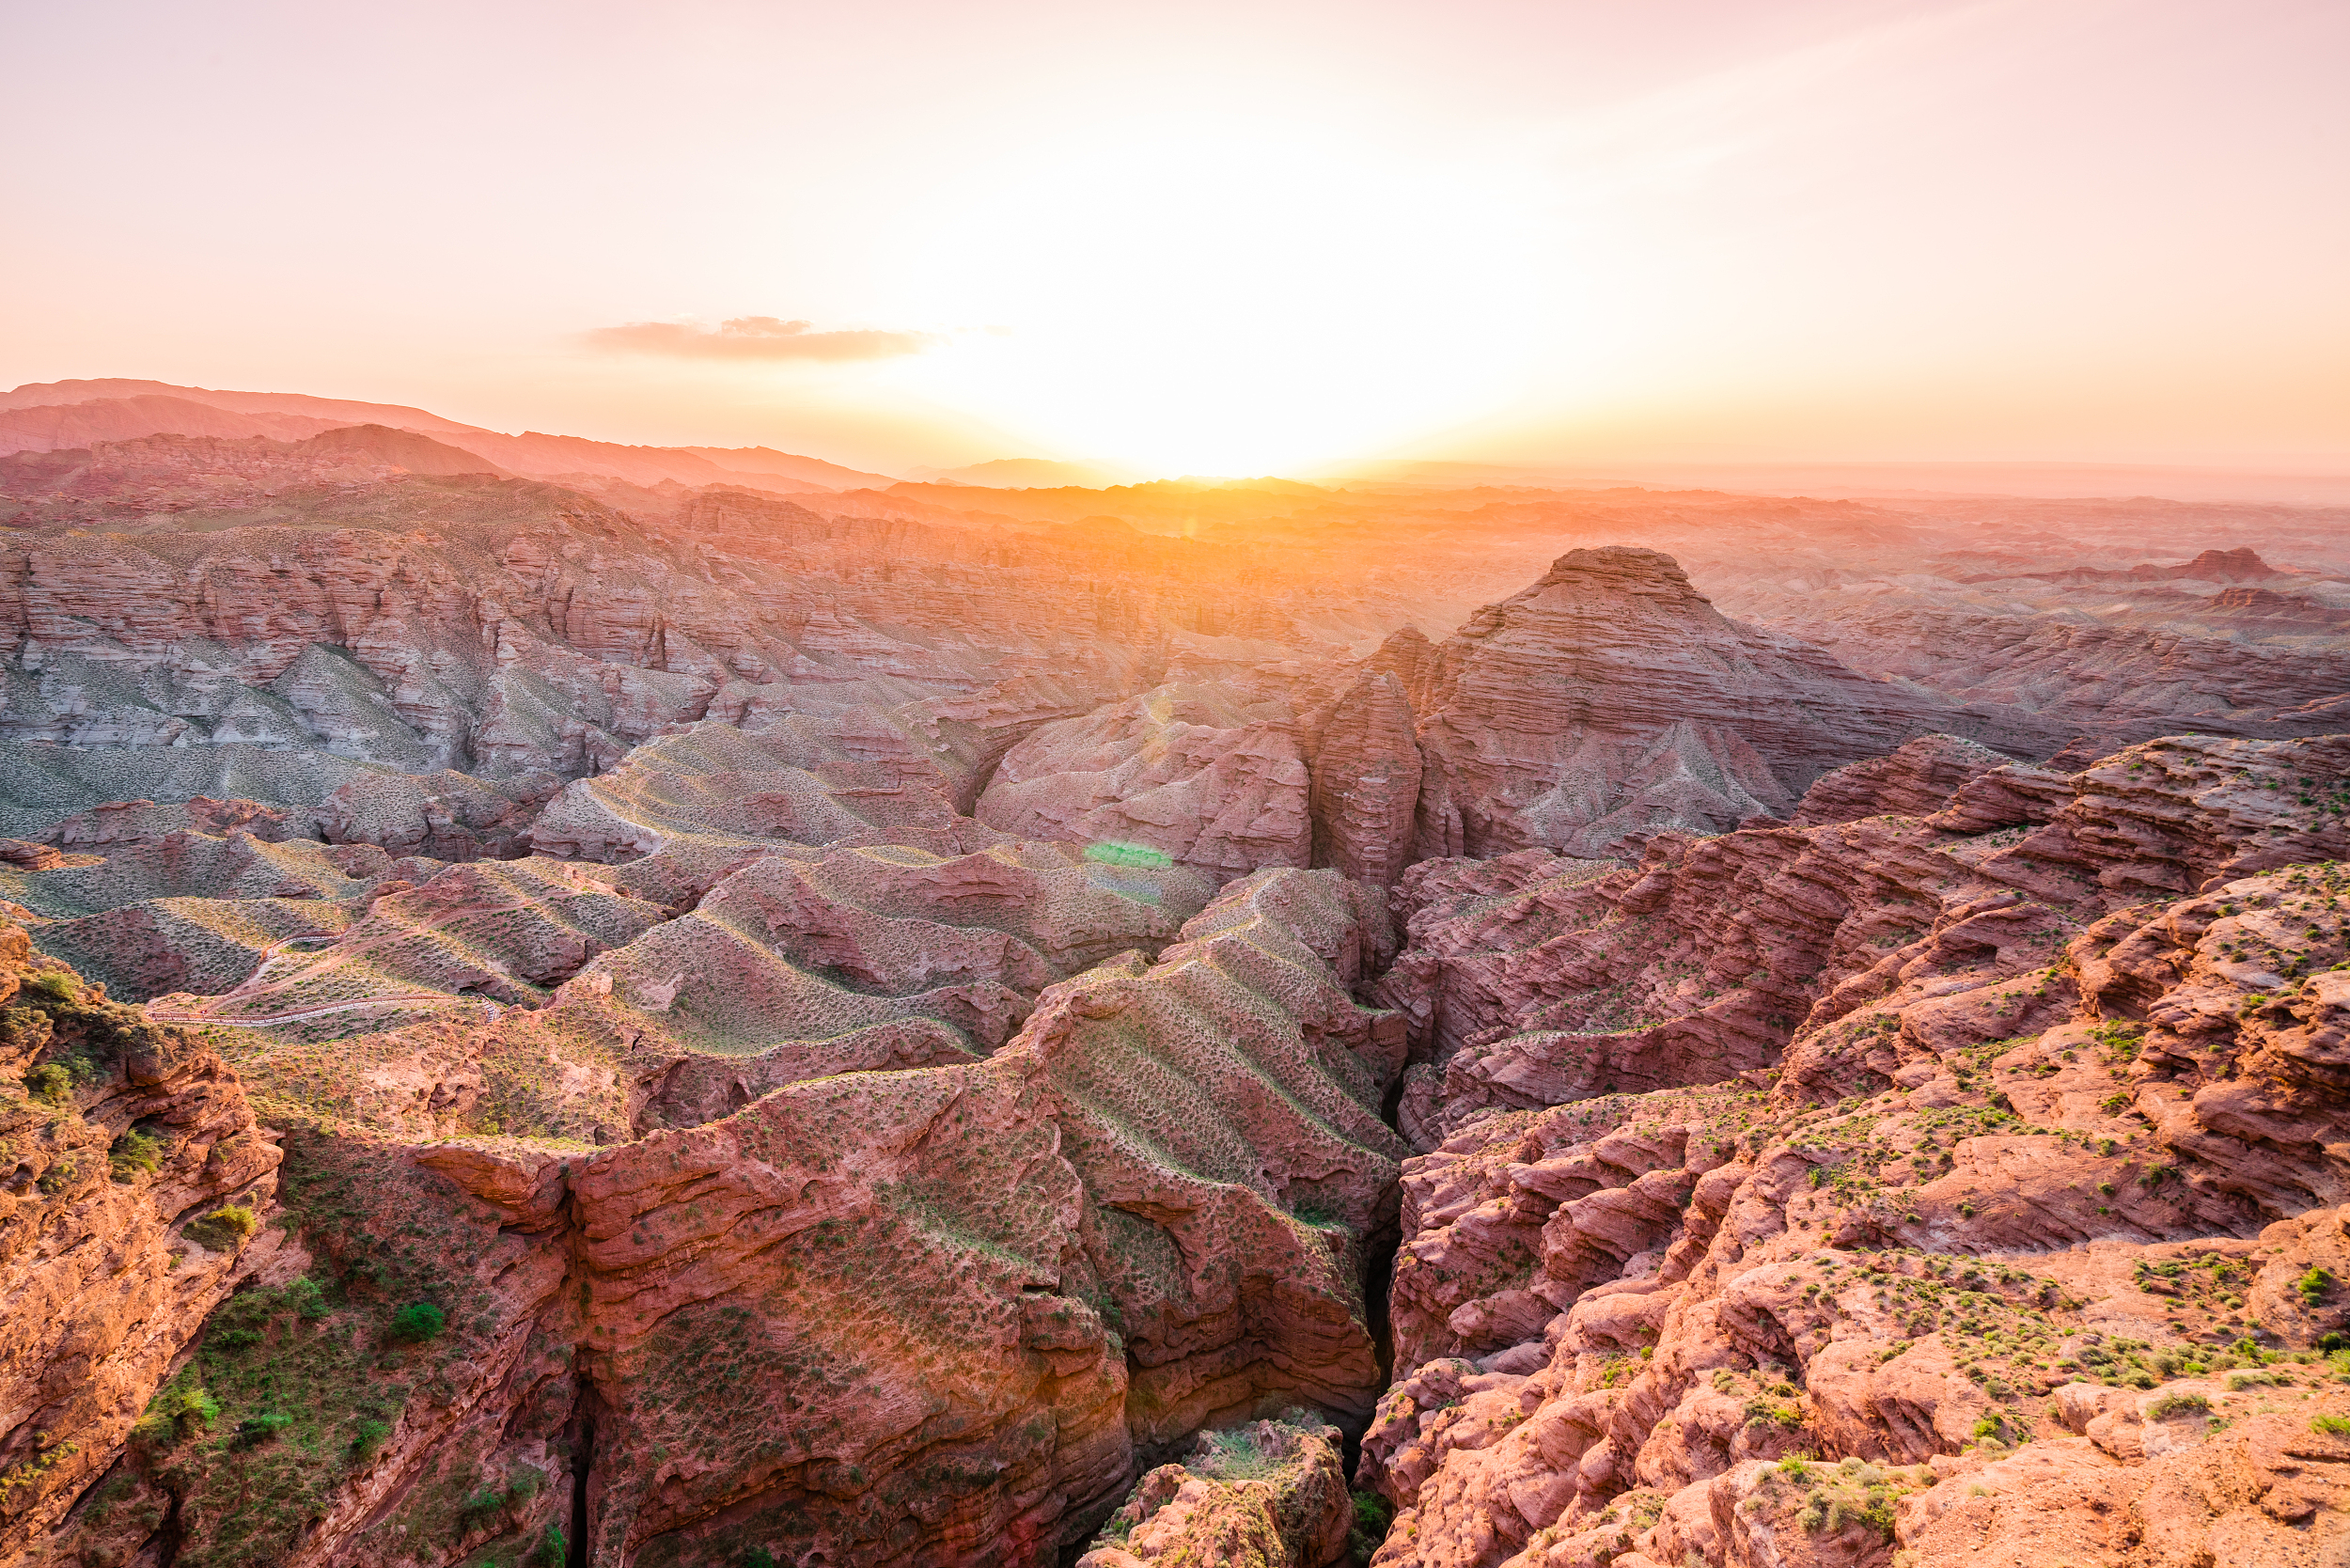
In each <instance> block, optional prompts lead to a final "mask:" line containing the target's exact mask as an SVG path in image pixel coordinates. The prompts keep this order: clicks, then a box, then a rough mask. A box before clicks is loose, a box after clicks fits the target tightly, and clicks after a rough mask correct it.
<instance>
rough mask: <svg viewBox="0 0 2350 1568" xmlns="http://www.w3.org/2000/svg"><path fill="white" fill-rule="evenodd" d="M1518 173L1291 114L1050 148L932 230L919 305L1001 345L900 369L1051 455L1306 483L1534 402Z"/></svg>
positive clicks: (915, 285) (957, 349)
mask: <svg viewBox="0 0 2350 1568" xmlns="http://www.w3.org/2000/svg"><path fill="white" fill-rule="evenodd" d="M1538 207H1539V203H1538V202H1537V201H1536V200H1535V198H1534V197H1533V196H1531V195H1530V194H1529V193H1528V191H1526V190H1525V189H1523V188H1520V187H1518V186H1517V184H1516V182H1515V180H1513V178H1512V174H1511V172H1510V171H1509V169H1508V167H1507V165H1500V164H1496V165H1494V166H1493V168H1492V169H1491V171H1490V172H1487V173H1485V174H1482V175H1481V176H1480V177H1477V178H1465V177H1464V176H1463V174H1462V172H1461V170H1460V168H1459V166H1458V165H1451V166H1439V165H1436V164H1435V163H1434V162H1433V161H1427V160H1418V159H1414V158H1412V157H1410V156H1408V155H1398V154H1396V153H1394V152H1393V151H1391V150H1387V149H1376V148H1372V147H1370V146H1366V145H1361V144H1358V143H1350V142H1349V141H1348V140H1347V139H1346V138H1345V137H1344V136H1343V135H1342V134H1341V133H1338V132H1336V131H1334V130H1332V129H1330V128H1328V127H1326V126H1322V125H1310V124H1304V123H1299V122H1294V121H1282V120H1273V121H1257V122H1253V123H1244V122H1236V121H1234V120H1232V119H1230V118H1222V117H1218V118H1214V119H1208V118H1198V119H1172V120H1168V119H1162V120H1158V121H1155V122H1151V123H1132V124H1127V125H1122V126H1117V127H1112V128H1107V129H1105V130H1104V131H1103V132H1101V133H1097V134H1094V135H1089V136H1075V135H1066V134H1064V135H1063V136H1061V137H1059V138H1058V139H1056V140H1054V141H1052V142H1049V143H1041V144H1040V145H1038V146H1037V147H1036V148H1035V149H1034V151H1033V154H1032V155H1031V156H1029V157H1027V158H1025V159H1022V160H1019V161H1017V162H1014V163H1011V164H1009V165H1006V166H1005V167H1003V169H1002V170H1001V172H1000V173H998V174H996V175H995V176H993V177H991V178H985V179H982V180H979V181H978V182H977V183H976V186H975V188H973V189H971V190H970V191H968V192H967V193H966V194H964V196H962V197H961V199H959V200H958V201H957V202H956V203H954V204H953V205H952V206H951V207H949V208H948V209H947V210H944V211H932V212H925V213H924V214H923V219H922V223H921V227H920V232H919V235H918V238H917V240H916V242H915V244H914V246H913V248H912V251H911V255H910V258H909V260H908V262H907V264H906V265H907V268H908V271H909V272H910V273H912V274H917V275H916V276H913V277H910V278H908V279H907V288H908V291H909V292H913V293H917V294H920V295H922V296H924V297H928V298H932V299H936V300H940V301H944V302H947V303H946V305H945V306H944V307H945V308H946V309H948V310H950V311H953V312H957V313H959V314H960V315H961V317H962V318H963V319H964V320H965V321H971V322H973V323H975V324H979V323H984V325H985V326H986V327H988V328H992V329H994V330H991V331H980V332H969V333H965V334H964V335H963V336H962V337H960V338H959V340H958V342H957V343H956V344H955V346H954V347H952V348H951V349H949V350H948V351H946V352H942V353H934V354H932V355H928V356H925V357H923V358H921V359H918V360H909V361H905V362H902V363H899V364H895V365H891V366H889V367H887V368H885V369H883V370H881V371H880V372H879V373H880V374H882V375H885V376H887V377H890V378H894V379H896V380H898V381H899V382H900V383H901V384H902V385H903V386H904V387H905V388H906V389H907V390H909V391H914V392H918V393H919V394H921V395H924V396H927V397H929V398H932V399H934V400H938V401H939V402H942V403H948V404H952V405H955V406H961V407H968V408H974V409H978V410H981V411H984V412H985V413H986V414H987V415H988V416H990V417H992V418H993V419H994V420H995V421H996V422H997V423H998V424H999V425H1000V426H1001V427H1002V428H1003V429H1004V430H1005V431H1006V432H1007V433H1009V434H1011V435H1012V436H1014V437H1017V438H1019V439H1023V440H1026V441H1029V442H1032V443H1034V444H1035V445H1036V447H1038V448H1039V449H1040V450H1042V451H1049V452H1053V453H1056V454H1074V455H1082V456H1087V457H1098V458H1111V459H1117V460H1120V461H1122V462H1126V463H1133V464H1136V465H1137V466H1140V467H1144V468H1147V469H1150V470H1152V471H1155V472H1160V473H1169V474H1176V473H1217V474H1246V473H1263V472H1270V471H1275V470H1290V471H1295V470H1297V469H1299V468H1302V467H1305V466H1308V465H1309V464H1311V463H1318V462H1324V461H1329V460H1333V459H1339V458H1345V457H1352V456H1355V455H1358V454H1360V453H1363V452H1366V451H1372V450H1377V449H1380V448H1381V447H1384V446H1386V445H1387V444H1389V443H1392V442H1395V441H1397V440H1402V439H1407V438H1409V437H1412V436H1416V435H1419V434H1422V433H1424V432H1426V431H1431V430H1435V429H1441V428H1444V427H1446V426H1449V425H1453V424H1458V423H1461V422H1465V421H1467V420H1470V419H1474V418H1477V417H1479V416H1482V415H1485V414H1487V413H1488V412H1490V411H1491V410H1492V409H1494V408H1496V407H1498V406H1501V405H1502V404H1504V403H1506V402H1507V401H1508V400H1510V399H1511V398H1512V397H1513V396H1515V395H1516V394H1517V392H1518V391H1519V389H1520V384H1521V382H1522V379H1523V375H1524V373H1525V371H1526V370H1527V369H1528V368H1529V362H1530V360H1531V359H1532V357H1533V356H1532V353H1531V351H1530V345H1531V344H1532V342H1533V341H1534V340H1535V337H1536V335H1535V334H1534V333H1532V332H1531V331H1530V330H1529V328H1530V326H1531V325H1532V322H1533V319H1534V318H1535V317H1536V316H1537V315H1538V314H1540V313H1541V311H1542V309H1543V306H1542V304H1541V293H1542V290H1540V289H1539V288H1538V282H1539V280H1538V278H1537V277H1536V276H1535V274H1534V270H1533V268H1532V266H1531V265H1530V264H1529V258H1530V257H1531V256H1532V255H1533V254H1534V250H1535V247H1532V246H1530V245H1528V243H1526V242H1525V239H1524V236H1523V234H1522V233H1521V232H1520V231H1521V230H1522V229H1523V228H1524V227H1525V226H1526V225H1527V224H1528V221H1529V218H1530V216H1531V214H1533V213H1534V212H1537V211H1538Z"/></svg>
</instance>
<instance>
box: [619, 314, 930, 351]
mask: <svg viewBox="0 0 2350 1568" xmlns="http://www.w3.org/2000/svg"><path fill="white" fill-rule="evenodd" d="M933 341H935V339H934V338H933V337H932V335H931V334H929V333H927V332H881V331H874V330H870V329H869V330H856V331H848V332H818V331H817V330H815V328H814V326H813V325H811V324H810V323H809V322H807V321H784V320H783V319H781V318H780V317H776V316H737V317H735V318H734V320H732V321H721V322H719V323H718V325H716V326H715V327H705V326H697V325H694V324H692V323H690V322H684V321H630V322H628V323H626V324H625V325H622V326H608V327H598V328H596V329H595V330H594V331H593V332H590V333H588V334H587V342H588V344H589V345H590V346H591V347H594V348H599V349H604V350H608V351H611V352H613V353H659V354H670V355H673V356H676V357H679V358H685V359H818V360H848V359H890V358H894V357H896V356H897V355H899V354H908V353H921V352H922V351H923V350H924V349H926V348H928V347H930V346H931V344H932V342H933Z"/></svg>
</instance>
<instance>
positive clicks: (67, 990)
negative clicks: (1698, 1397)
mask: <svg viewBox="0 0 2350 1568" xmlns="http://www.w3.org/2000/svg"><path fill="white" fill-rule="evenodd" d="M20 995H22V996H24V998H25V999H26V1000H27V1001H30V1002H33V1003H34V1004H36V1005H38V1006H40V1007H71V1006H72V1005H73V1004H74V1003H76V1002H78V1001H80V1000H81V999H82V983H81V981H80V980H77V979H75V978H74V977H73V976H71V975H69V974H66V973H64V972H63V971H61V970H56V969H50V970H46V971H44V972H43V973H40V974H38V975H35V976H34V977H33V978H32V979H30V980H26V981H25V982H24V989H23V991H22V992H21V993H20Z"/></svg>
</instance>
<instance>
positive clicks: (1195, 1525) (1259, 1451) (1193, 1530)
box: [1078, 1411, 1353, 1568]
mask: <svg viewBox="0 0 2350 1568" xmlns="http://www.w3.org/2000/svg"><path fill="white" fill-rule="evenodd" d="M1352 1518H1353V1509H1352V1508H1351V1507H1350V1506H1349V1502H1348V1498H1347V1490H1346V1469H1345V1466H1344V1464H1343V1462H1342V1461H1341V1460H1340V1455H1339V1429H1338V1428H1336V1427H1334V1426H1331V1425H1328V1424H1327V1423H1325V1422H1324V1421H1321V1420H1319V1419H1315V1418H1313V1417H1311V1416H1309V1415H1308V1414H1307V1413H1306V1412H1303V1411H1296V1412H1292V1413H1290V1414H1288V1415H1285V1416H1284V1417H1283V1418H1282V1419H1279V1420H1270V1421H1257V1422H1254V1423H1252V1424H1251V1425H1249V1426H1246V1427H1244V1428H1241V1429H1240V1430H1238V1431H1236V1432H1232V1433H1228V1434H1213V1435H1211V1434H1202V1435H1200V1438H1199V1442H1198V1443H1197V1444H1195V1445H1194V1446H1193V1450H1192V1453H1191V1456H1190V1457H1189V1458H1188V1459H1187V1460H1186V1461H1185V1462H1184V1463H1183V1464H1179V1465H1162V1466H1159V1467H1158V1468H1157V1469H1155V1470H1152V1472H1151V1473H1150V1474H1149V1475H1146V1476H1144V1477H1143V1478H1142V1482H1141V1484H1140V1485H1138V1486H1136V1488H1135V1492H1134V1496H1133V1497H1129V1498H1127V1500H1126V1502H1125V1504H1124V1506H1122V1507H1121V1508H1120V1509H1119V1511H1118V1512H1117V1513H1114V1514H1112V1515H1110V1523H1109V1527H1108V1529H1107V1530H1106V1531H1105V1538H1104V1543H1105V1544H1100V1545H1097V1546H1095V1547H1094V1549H1093V1550H1091V1551H1089V1552H1088V1553H1087V1554H1086V1555H1085V1556H1084V1557H1081V1558H1079V1559H1078V1563H1079V1564H1080V1568H1136V1565H1137V1564H1141V1563H1152V1562H1167V1563H1168V1564H1170V1565H1172V1564H1176V1563H1184V1562H1201V1563H1206V1562H1215V1563H1233V1564H1245V1565H1246V1568H1327V1565H1328V1564H1330V1563H1333V1562H1336V1561H1338V1560H1340V1558H1341V1557H1342V1556H1343V1555H1344V1554H1345V1551H1346V1545H1347V1534H1348V1527H1349V1524H1350V1521H1351V1520H1352Z"/></svg>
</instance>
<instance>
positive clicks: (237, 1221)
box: [187, 1203, 261, 1252]
mask: <svg viewBox="0 0 2350 1568" xmlns="http://www.w3.org/2000/svg"><path fill="white" fill-rule="evenodd" d="M260 1228H261V1216H260V1215H257V1214H255V1213H254V1212H253V1211H252V1210H251V1209H250V1208H247V1207H245V1206H244V1205H243V1204H239V1203H231V1204H229V1205H228V1206H227V1208H223V1209H214V1210H213V1211H212V1212H211V1214H208V1215H205V1216H204V1217H203V1218H202V1219H196V1220H190V1221H189V1222H188V1231H187V1233H188V1239H189V1240H191V1241H195V1242H197V1243H200V1244H201V1245H203V1246H205V1247H211V1249H212V1250H213V1251H215V1252H218V1251H222V1250H224V1249H226V1248H228V1247H243V1245H244V1244H245V1243H246V1242H248V1241H251V1240H252V1239H253V1232H254V1231H258V1230H259V1229H260Z"/></svg>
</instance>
